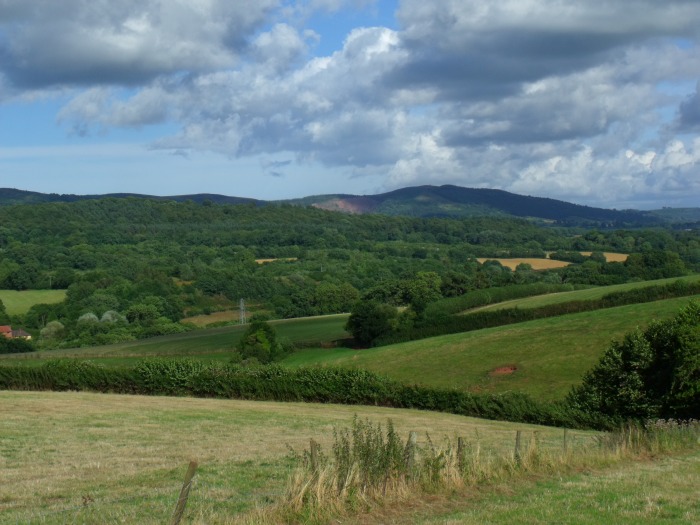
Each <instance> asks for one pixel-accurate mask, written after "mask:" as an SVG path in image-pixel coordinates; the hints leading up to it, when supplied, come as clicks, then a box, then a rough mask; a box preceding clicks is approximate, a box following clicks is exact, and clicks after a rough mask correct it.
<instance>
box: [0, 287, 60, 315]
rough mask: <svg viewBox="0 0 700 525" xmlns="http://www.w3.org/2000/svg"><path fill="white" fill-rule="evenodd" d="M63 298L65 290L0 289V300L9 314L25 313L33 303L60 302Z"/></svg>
mask: <svg viewBox="0 0 700 525" xmlns="http://www.w3.org/2000/svg"><path fill="white" fill-rule="evenodd" d="M65 298H66V291H65V290H22V291H17V290H0V301H2V302H3V304H4V305H5V310H6V311H7V313H8V314H9V315H22V314H26V313H27V312H28V311H29V309H30V308H31V307H32V306H34V305H35V304H54V303H60V302H61V301H63V300H64V299H65Z"/></svg>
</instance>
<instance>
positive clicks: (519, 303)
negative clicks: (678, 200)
mask: <svg viewBox="0 0 700 525" xmlns="http://www.w3.org/2000/svg"><path fill="white" fill-rule="evenodd" d="M676 281H686V282H689V283H691V282H693V283H695V282H698V281H700V275H689V276H687V277H671V278H669V279H658V280H656V281H642V282H638V283H625V284H614V285H611V286H596V287H595V288H588V289H585V290H576V291H573V292H560V293H553V294H547V295H537V296H534V297H523V298H521V299H513V300H512V301H503V302H501V303H496V304H490V305H487V306H482V307H479V308H475V309H473V310H470V311H476V310H501V309H504V308H538V307H540V306H547V305H550V304H559V303H566V302H569V301H593V300H596V299H600V298H602V297H603V296H605V295H608V294H610V293H614V292H624V291H627V290H636V289H638V288H646V287H648V286H655V285H662V284H670V283H673V282H676Z"/></svg>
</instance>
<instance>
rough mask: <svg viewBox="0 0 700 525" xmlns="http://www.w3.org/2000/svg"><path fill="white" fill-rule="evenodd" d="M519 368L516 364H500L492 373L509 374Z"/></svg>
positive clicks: (496, 374)
mask: <svg viewBox="0 0 700 525" xmlns="http://www.w3.org/2000/svg"><path fill="white" fill-rule="evenodd" d="M517 369H518V367H517V366H515V365H508V366H499V367H498V368H494V369H493V370H491V372H490V375H492V376H507V375H510V374H512V373H513V372H515V371H516V370H517Z"/></svg>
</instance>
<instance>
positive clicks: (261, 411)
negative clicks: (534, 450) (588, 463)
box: [0, 391, 595, 524]
mask: <svg viewBox="0 0 700 525" xmlns="http://www.w3.org/2000/svg"><path fill="white" fill-rule="evenodd" d="M0 406H2V407H3V416H2V432H0V469H2V472H3V484H2V490H1V491H0V522H2V523H42V524H53V523H74V522H76V523H105V524H109V523H142V524H150V523H165V522H167V520H168V519H169V517H170V515H171V514H172V512H173V509H174V506H175V501H176V499H177V497H178V493H179V490H180V487H181V485H182V479H183V477H184V473H185V470H186V468H187V465H188V462H189V461H190V460H192V459H196V460H197V461H198V462H199V465H200V466H199V469H198V471H197V476H196V481H195V484H194V486H193V488H192V491H191V495H190V500H189V503H188V507H187V509H188V510H187V515H186V521H185V522H186V523H208V524H215V523H230V522H233V520H234V518H235V516H236V515H237V514H238V513H240V512H242V511H248V510H251V509H253V508H254V507H256V506H265V505H268V504H271V503H274V502H276V501H278V500H279V499H280V498H282V496H283V493H284V488H285V486H286V484H287V479H288V477H289V475H290V468H291V463H290V460H289V459H288V457H287V454H288V451H289V447H290V446H291V447H292V448H293V449H295V450H296V451H301V450H302V449H304V448H307V447H308V443H309V439H310V438H314V439H316V440H317V441H319V442H320V443H321V445H322V446H323V447H324V448H326V449H327V448H329V447H330V441H331V439H332V434H333V428H334V427H336V426H343V427H345V426H347V425H348V424H349V422H350V421H352V419H353V416H354V415H358V417H360V418H367V419H369V420H371V421H374V422H381V423H385V422H386V420H387V419H388V418H391V419H392V421H393V422H394V426H395V428H396V430H397V432H398V433H399V435H400V436H401V437H402V438H405V436H407V435H408V433H409V431H415V432H417V433H418V443H419V445H422V444H425V443H426V439H427V437H426V433H429V434H430V436H432V437H433V438H434V439H437V440H440V439H441V438H442V437H443V436H455V435H460V436H465V437H467V438H468V439H470V440H472V441H474V442H478V443H479V444H480V447H481V449H482V450H483V454H484V455H488V454H493V455H503V454H507V453H508V452H509V451H511V450H512V448H513V443H514V435H515V431H516V430H521V431H523V434H524V435H527V436H528V439H529V437H530V436H532V433H533V432H534V431H537V432H538V436H539V442H540V444H541V446H542V447H546V448H557V447H561V443H562V433H563V431H562V430H561V429H553V428H548V427H538V426H532V425H521V424H512V423H503V422H493V421H484V420H478V419H472V418H465V417H460V416H453V415H447V414H438V413H432V412H420V411H415V410H392V409H385V408H379V407H349V406H336V405H314V404H303V403H288V404H281V403H267V402H245V401H229V400H207V399H194V398H167V397H142V396H117V395H100V394H86V393H46V392H6V391H5V392H0ZM594 436H595V434H594V433H591V432H579V431H576V432H569V434H568V440H569V441H568V443H569V447H572V448H575V447H577V446H585V445H588V444H590V443H591V441H592V440H593V439H594Z"/></svg>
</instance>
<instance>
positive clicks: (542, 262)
mask: <svg viewBox="0 0 700 525" xmlns="http://www.w3.org/2000/svg"><path fill="white" fill-rule="evenodd" d="M477 261H479V262H480V263H481V264H483V263H485V262H486V261H498V262H499V263H501V264H502V265H503V266H506V267H508V268H510V269H511V270H515V269H516V268H517V267H518V265H519V264H522V263H525V264H529V265H530V266H532V269H533V270H551V269H553V268H563V267H564V266H569V265H570V264H571V263H568V262H565V261H556V260H554V259H539V258H535V257H515V258H512V259H500V258H496V257H482V258H479V259H477Z"/></svg>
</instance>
